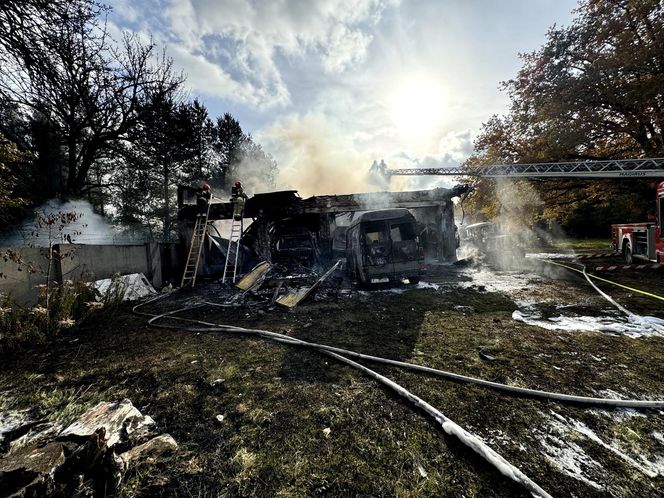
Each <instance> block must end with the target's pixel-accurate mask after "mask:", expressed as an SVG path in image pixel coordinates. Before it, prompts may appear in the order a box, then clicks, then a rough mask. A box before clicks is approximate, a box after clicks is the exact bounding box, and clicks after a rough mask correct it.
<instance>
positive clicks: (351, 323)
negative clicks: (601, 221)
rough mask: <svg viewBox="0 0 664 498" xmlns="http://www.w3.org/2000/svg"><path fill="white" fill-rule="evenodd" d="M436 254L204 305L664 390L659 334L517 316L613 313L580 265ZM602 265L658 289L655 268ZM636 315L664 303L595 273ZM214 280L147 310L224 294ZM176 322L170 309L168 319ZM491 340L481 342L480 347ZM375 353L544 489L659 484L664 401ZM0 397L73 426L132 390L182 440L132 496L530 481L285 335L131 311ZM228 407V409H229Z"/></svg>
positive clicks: (483, 490) (556, 378) (214, 312)
mask: <svg viewBox="0 0 664 498" xmlns="http://www.w3.org/2000/svg"><path fill="white" fill-rule="evenodd" d="M525 264H526V265H530V267H528V268H524V267H523V265H522V267H521V268H519V269H511V270H509V271H497V270H495V269H492V268H490V267H486V266H480V267H458V266H439V267H433V268H432V269H431V271H430V273H429V276H428V277H427V278H426V279H425V280H426V283H425V284H420V286H418V287H417V288H413V287H409V286H403V287H398V288H394V289H380V290H379V291H366V290H361V289H357V288H355V287H352V286H351V287H350V288H349V289H346V290H344V291H341V292H333V291H328V292H323V293H321V294H320V295H319V296H318V297H317V298H316V299H314V300H313V301H310V302H308V303H304V304H302V305H301V306H300V307H298V308H296V309H295V310H294V311H287V310H284V309H281V308H276V309H270V308H269V307H268V306H267V305H256V306H251V307H238V308H218V307H211V306H207V307H203V308H200V309H197V310H195V311H190V312H186V313H183V314H182V315H181V316H189V317H192V318H197V319H205V320H207V321H211V322H218V323H227V324H233V325H239V326H244V327H251V328H261V329H266V330H271V331H275V332H281V333H284V334H288V335H292V336H294V337H298V338H301V339H304V340H307V341H313V342H320V343H325V344H331V345H338V346H341V347H344V348H347V349H352V350H355V351H359V352H364V353H369V354H372V355H377V356H383V357H388V358H393V359H399V360H404V361H409V362H413V363H418V364H424V365H428V366H433V367H436V368H439V369H443V370H450V371H454V372H458V373H462V374H467V375H472V376H476V377H481V378H484V379H490V380H494V381H498V382H505V383H509V384H512V385H518V386H524V387H531V388H536V389H542V390H550V391H557V392H564V393H569V394H579V395H586V396H599V397H622V398H650V399H664V368H663V367H662V365H664V337H662V336H659V335H657V334H652V333H650V334H646V335H642V336H639V337H634V336H628V335H625V334H618V333H608V332H606V331H579V330H547V329H544V328H542V327H539V326H535V325H529V324H526V323H524V322H522V321H517V320H515V319H514V318H513V312H514V311H515V310H517V309H518V308H523V307H524V306H528V305H531V306H532V305H536V306H537V310H538V312H539V313H540V314H541V316H543V317H545V318H546V317H554V318H555V317H556V316H558V315H569V314H571V315H574V316H589V317H597V316H605V315H610V316H612V317H614V318H615V319H616V320H618V318H616V317H617V315H615V314H612V313H613V312H612V311H611V306H610V305H608V303H607V302H606V301H604V300H602V299H601V298H600V297H599V296H598V295H597V293H595V291H594V290H592V288H590V286H589V285H588V284H587V283H586V282H585V280H583V278H582V277H580V276H579V275H577V274H572V273H570V272H568V271H566V270H562V269H558V268H553V267H549V266H546V265H539V264H535V263H533V262H527V263H525ZM608 278H612V279H615V280H619V281H620V282H622V283H624V284H626V285H629V286H634V287H637V288H641V289H646V290H649V291H651V292H656V293H658V294H660V295H664V276H663V274H662V273H651V274H633V275H627V274H616V275H611V276H609V277H608ZM602 288H603V289H605V290H606V291H607V292H609V293H610V294H611V295H612V296H613V297H614V298H616V299H617V300H618V301H619V302H620V303H621V304H623V305H625V306H626V307H627V308H629V309H630V310H631V311H633V312H635V313H639V314H646V315H653V316H659V317H664V306H662V302H661V301H656V300H653V299H651V298H646V297H642V296H639V295H637V294H634V293H633V292H631V291H627V290H624V289H617V288H611V287H610V286H608V285H602ZM222 294H223V292H222V291H221V290H220V285H219V284H208V285H205V286H200V287H197V289H196V290H195V291H190V292H176V293H174V294H172V295H171V296H168V297H167V298H164V299H163V300H161V301H159V302H157V303H155V304H154V305H151V306H150V307H148V308H146V310H153V311H155V312H156V311H166V310H171V309H177V308H180V307H182V306H184V305H187V304H191V303H196V302H199V301H201V300H202V299H207V300H211V301H214V300H215V299H216V300H220V299H221V297H220V296H221V295H222ZM170 323H172V322H170ZM480 352H481V353H482V354H480ZM367 366H369V367H371V368H373V369H375V370H376V371H378V372H380V373H382V374H384V375H386V376H388V377H389V378H391V379H393V380H395V381H396V382H398V383H400V384H402V385H403V386H404V387H406V388H407V389H409V390H411V392H413V393H414V394H416V395H418V396H420V397H422V398H423V399H425V400H426V401H428V402H429V403H430V404H432V405H433V406H435V407H436V408H438V409H439V410H440V411H441V412H443V413H444V414H445V415H446V416H448V417H450V418H451V419H452V420H454V421H455V422H457V423H458V424H459V425H461V426H462V427H464V428H465V429H467V430H469V431H471V432H473V433H475V434H477V435H478V436H480V437H481V438H482V439H483V440H484V441H486V442H487V443H488V444H489V445H490V446H491V447H492V448H493V449H495V450H496V451H498V452H499V453H501V454H502V455H503V456H504V457H505V458H506V459H507V460H508V461H510V462H511V463H513V464H515V465H516V466H518V467H519V468H521V470H523V471H524V472H525V473H526V475H528V476H529V477H531V478H532V479H533V480H534V481H535V482H537V483H538V484H539V485H540V486H542V487H543V488H544V489H545V490H547V491H548V492H549V493H551V494H552V495H553V496H584V497H585V496H591V497H592V496H607V495H609V496H663V495H664V492H662V491H661V490H662V489H664V411H661V410H643V411H635V410H625V409H613V410H605V409H600V408H588V407H585V408H584V407H579V406H570V405H564V404H561V403H557V402H552V401H538V400H533V399H526V398H519V397H513V396H508V395H506V394H504V393H501V392H498V391H492V390H489V389H485V388H481V387H476V386H471V385H467V384H459V383H455V382H451V381H448V380H445V379H441V378H436V377H432V376H427V375H422V374H416V373H413V372H408V371H403V370H398V369H394V368H386V367H385V366H382V365H371V364H367ZM0 386H1V389H0V410H9V409H28V410H30V411H31V415H32V416H33V417H34V418H48V419H51V420H59V421H60V422H62V423H67V422H69V421H71V420H73V418H74V417H76V416H77V415H79V414H81V413H82V412H83V411H84V410H85V409H87V408H89V407H90V406H92V405H94V404H95V403H97V402H98V401H101V400H107V401H108V400H114V399H119V398H129V399H130V400H131V401H132V402H133V403H134V405H135V406H136V407H138V408H139V409H140V410H141V411H142V412H143V413H145V414H149V415H150V416H152V417H153V418H154V419H155V420H156V422H157V424H158V428H159V430H160V431H161V432H168V433H170V434H171V435H172V436H173V437H174V438H175V439H176V440H177V442H178V443H179V445H180V448H179V450H178V451H177V452H176V453H175V454H174V455H172V456H170V457H165V458H164V459H162V460H161V461H159V462H158V463H157V464H155V465H151V466H143V467H138V468H135V469H133V470H132V471H131V472H130V473H129V474H128V475H127V476H126V480H125V483H124V486H123V487H122V489H121V492H120V495H121V496H154V495H162V496H316V495H327V496H455V497H456V496H462V495H463V496H481V497H490V496H528V493H527V492H525V491H524V490H523V489H522V488H521V487H520V486H518V485H516V484H514V483H512V482H511V481H510V480H509V479H507V478H505V477H503V476H502V475H501V474H499V473H498V472H497V471H496V470H495V469H494V468H493V467H491V466H489V465H488V464H486V463H484V461H483V460H481V459H480V458H479V457H478V456H476V455H475V454H474V453H473V452H472V451H470V450H469V449H467V448H466V447H465V446H463V445H462V444H460V443H459V442H458V441H457V440H455V439H454V438H451V437H449V436H447V435H446V434H445V433H444V432H443V431H442V429H441V428H440V426H438V425H437V424H436V423H434V421H433V420H432V419H430V418H429V417H428V416H426V415H425V414H424V413H422V412H420V411H418V410H416V409H413V408H412V407H411V405H409V404H408V403H407V402H406V401H404V400H403V399H401V398H399V397H398V396H397V395H395V394H394V393H393V392H391V391H389V390H387V389H385V388H383V387H381V386H380V385H378V384H377V383H376V382H374V381H373V380H371V379H369V378H368V377H366V376H364V375H363V374H361V373H359V372H357V371H354V370H352V369H351V368H350V367H347V366H344V365H341V364H339V363H336V362H335V361H334V360H333V359H331V358H329V357H327V356H324V355H322V354H319V353H316V352H313V351H310V350H305V349H302V348H298V347H293V346H284V345H279V344H275V343H271V342H268V341H265V340H258V339H254V338H249V337H246V336H238V335H230V334H226V333H196V332H190V331H187V330H184V329H180V330H168V329H162V328H156V327H154V326H148V325H147V324H146V319H145V318H144V317H139V316H136V315H134V314H132V312H131V308H130V307H128V306H126V307H121V308H120V309H119V310H115V311H114V312H113V313H109V314H105V315H102V316H99V317H97V318H96V319H95V320H94V321H90V322H88V323H86V324H84V325H83V326H81V327H80V328H78V330H76V331H75V332H72V333H71V334H69V335H63V336H61V337H59V338H58V339H57V340H56V341H55V342H54V343H52V344H50V345H48V347H35V348H34V349H27V350H24V351H22V352H21V353H19V354H17V355H16V356H14V357H12V358H5V359H4V361H3V362H2V365H1V366H0ZM218 415H222V416H223V419H222V420H221V421H219V420H218V418H221V417H217V416H218Z"/></svg>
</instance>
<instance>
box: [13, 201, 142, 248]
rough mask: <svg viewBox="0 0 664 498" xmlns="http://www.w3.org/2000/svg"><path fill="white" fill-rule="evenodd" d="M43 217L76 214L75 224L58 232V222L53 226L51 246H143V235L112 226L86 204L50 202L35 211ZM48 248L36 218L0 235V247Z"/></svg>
mask: <svg viewBox="0 0 664 498" xmlns="http://www.w3.org/2000/svg"><path fill="white" fill-rule="evenodd" d="M35 211H36V212H37V213H40V214H41V215H44V216H49V215H55V214H57V213H58V212H62V213H76V214H77V215H79V217H78V218H77V219H76V221H74V222H72V223H68V224H66V225H65V226H64V227H63V229H62V230H61V231H60V230H58V227H59V225H60V223H56V224H54V225H53V230H52V231H51V236H50V239H51V240H50V242H51V243H52V244H67V243H74V244H123V243H124V244H130V243H143V242H145V237H144V235H143V234H130V233H127V232H126V230H123V229H120V228H119V227H116V226H113V225H111V224H109V223H108V221H107V220H106V219H105V218H104V217H103V216H100V215H98V214H97V213H95V212H94V211H93V210H92V205H91V204H90V203H88V202H87V201H83V200H75V201H68V202H64V203H63V202H62V201H60V200H57V199H51V200H49V201H47V202H45V203H44V204H43V205H41V206H40V207H39V208H37V209H36V210H35ZM28 244H30V245H34V246H41V247H47V246H48V245H49V234H48V229H47V228H46V227H38V225H37V215H35V216H32V217H29V218H28V219H26V220H24V221H23V222H22V223H21V224H20V225H18V226H17V227H16V228H14V229H12V230H11V231H10V232H7V233H4V234H0V247H18V246H24V245H28Z"/></svg>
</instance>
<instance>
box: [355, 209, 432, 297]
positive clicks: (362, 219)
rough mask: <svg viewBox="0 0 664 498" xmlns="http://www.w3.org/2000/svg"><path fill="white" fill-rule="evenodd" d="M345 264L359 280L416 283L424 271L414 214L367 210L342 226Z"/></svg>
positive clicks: (397, 210) (406, 211) (398, 211)
mask: <svg viewBox="0 0 664 498" xmlns="http://www.w3.org/2000/svg"><path fill="white" fill-rule="evenodd" d="M346 265H347V268H348V271H349V273H350V274H351V275H352V276H354V277H356V278H357V279H358V281H359V282H360V283H362V284H376V283H387V282H400V281H401V280H402V279H404V278H407V279H408V280H409V281H410V283H413V284H416V283H418V282H419V281H420V278H421V277H422V275H423V274H424V251H423V249H422V247H421V246H420V242H419V239H418V237H417V231H416V221H415V217H414V216H413V215H412V214H411V212H410V211H408V210H407V209H403V208H401V209H382V210H378V211H369V212H367V213H363V214H361V215H360V216H358V217H357V218H355V219H354V220H353V221H352V222H351V224H350V225H349V226H348V228H347V229H346Z"/></svg>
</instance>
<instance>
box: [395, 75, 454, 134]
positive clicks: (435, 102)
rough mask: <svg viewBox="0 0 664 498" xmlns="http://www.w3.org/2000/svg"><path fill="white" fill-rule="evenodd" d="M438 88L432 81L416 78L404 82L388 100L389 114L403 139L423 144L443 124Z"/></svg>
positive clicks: (442, 107)
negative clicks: (389, 101) (390, 100)
mask: <svg viewBox="0 0 664 498" xmlns="http://www.w3.org/2000/svg"><path fill="white" fill-rule="evenodd" d="M444 108H445V102H444V94H443V90H442V88H441V87H440V86H439V85H438V84H437V83H436V82H435V81H433V80H430V79H427V78H422V77H417V78H411V79H408V80H406V81H404V82H403V83H402V84H401V85H400V86H399V87H398V88H397V91H396V92H395V93H394V95H393V97H392V105H391V114H392V120H393V121H394V125H395V126H396V128H397V129H398V130H399V133H400V134H401V135H402V137H403V138H405V139H408V140H409V141H418V142H420V141H425V140H427V139H429V138H431V136H432V135H433V133H434V132H435V131H436V130H437V129H438V127H439V126H440V124H441V122H442V120H443V111H444Z"/></svg>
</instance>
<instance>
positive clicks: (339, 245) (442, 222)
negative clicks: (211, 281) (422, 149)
mask: <svg viewBox="0 0 664 498" xmlns="http://www.w3.org/2000/svg"><path fill="white" fill-rule="evenodd" d="M194 191H195V190H194V189H192V188H190V187H184V186H181V187H180V188H179V189H178V207H179V213H178V219H179V221H180V226H181V230H180V233H181V241H182V243H183V244H184V245H185V246H186V245H188V243H189V240H190V239H191V234H192V227H193V223H194V221H195V219H196V215H197V214H198V210H197V208H196V202H195V194H194ZM466 191H467V187H465V186H458V187H455V188H453V189H444V188H436V189H432V190H418V191H411V192H374V193H361V194H346V195H321V196H313V197H308V198H304V199H303V198H301V197H300V196H299V195H298V193H297V191H295V190H285V191H278V192H268V193H260V194H256V195H254V196H253V197H251V198H249V199H248V200H247V201H246V203H245V206H244V218H245V219H250V220H252V221H251V222H250V223H248V224H247V226H246V227H245V228H244V230H243V232H242V238H241V245H242V253H241V258H240V259H241V260H242V266H243V268H244V269H245V270H247V269H249V268H251V267H252V266H253V265H254V264H255V263H258V262H259V261H268V262H271V263H283V264H300V265H303V266H308V267H313V266H317V265H323V266H326V263H328V262H329V261H332V260H333V259H335V258H338V257H342V256H343V252H344V250H345V230H346V227H347V226H348V225H349V224H350V223H351V221H352V220H353V217H354V216H356V215H357V214H358V213H361V212H366V211H372V210H377V209H389V208H406V209H408V210H410V211H411V212H412V214H413V215H414V216H415V218H416V220H417V229H418V235H419V238H420V241H421V243H422V247H423V248H424V250H425V255H426V258H427V260H429V261H454V260H455V259H456V237H455V230H456V227H455V224H454V204H453V202H452V198H453V197H457V196H459V195H462V194H463V193H465V192H466ZM232 217H233V206H232V204H231V203H230V202H213V203H212V204H211V206H210V212H209V221H210V222H212V225H213V227H214V228H213V229H212V230H211V231H208V235H209V239H210V241H209V244H207V246H206V249H205V253H204V255H203V265H202V267H201V270H200V271H201V273H202V274H208V275H213V274H218V273H219V272H220V271H223V260H224V258H225V253H226V250H227V247H228V233H224V231H225V230H227V229H226V228H224V227H223V225H224V222H223V220H231V219H232ZM226 225H228V226H229V227H230V223H226ZM215 249H216V250H215Z"/></svg>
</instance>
